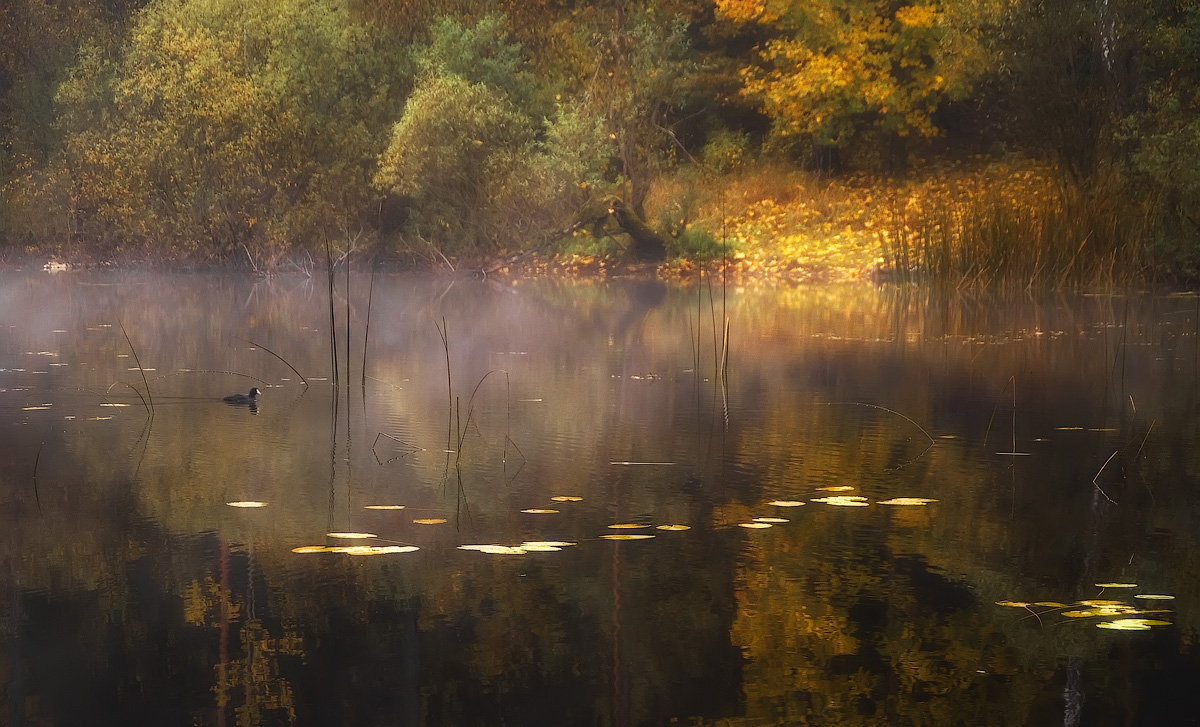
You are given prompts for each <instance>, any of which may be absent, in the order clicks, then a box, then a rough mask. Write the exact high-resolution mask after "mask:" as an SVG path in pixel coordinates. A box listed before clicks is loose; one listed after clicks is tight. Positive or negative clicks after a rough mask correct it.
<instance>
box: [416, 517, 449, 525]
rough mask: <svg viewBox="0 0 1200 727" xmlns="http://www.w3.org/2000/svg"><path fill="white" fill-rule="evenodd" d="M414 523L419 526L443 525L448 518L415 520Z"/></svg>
mask: <svg viewBox="0 0 1200 727" xmlns="http://www.w3.org/2000/svg"><path fill="white" fill-rule="evenodd" d="M413 522H414V523H416V524H417V525H441V524H442V523H444V522H446V518H444V517H423V518H417V519H416V520H413Z"/></svg>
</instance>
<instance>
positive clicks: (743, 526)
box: [738, 523, 773, 530]
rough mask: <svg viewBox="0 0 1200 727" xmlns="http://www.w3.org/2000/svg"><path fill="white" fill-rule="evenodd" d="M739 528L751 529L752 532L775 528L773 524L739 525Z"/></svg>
mask: <svg viewBox="0 0 1200 727" xmlns="http://www.w3.org/2000/svg"><path fill="white" fill-rule="evenodd" d="M738 527H739V528H750V529H752V530H762V529H764V528H769V527H773V526H772V525H771V523H738Z"/></svg>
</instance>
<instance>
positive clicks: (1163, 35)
mask: <svg viewBox="0 0 1200 727" xmlns="http://www.w3.org/2000/svg"><path fill="white" fill-rule="evenodd" d="M0 16H2V18H3V21H4V22H3V23H0V246H2V247H3V249H4V250H5V251H7V252H6V253H5V254H6V255H8V256H12V255H14V254H21V253H22V252H24V251H30V250H36V251H39V252H41V253H48V252H55V251H62V252H63V253H66V254H67V255H68V256H69V257H73V258H76V259H91V260H120V261H126V260H150V261H172V262H176V263H179V262H187V263H189V264H191V263H202V264H216V265H245V266H248V267H251V268H254V269H255V270H258V271H262V272H268V271H271V270H277V269H280V268H290V267H292V266H298V267H301V268H304V267H306V266H311V261H312V260H313V259H320V258H321V257H322V256H324V255H325V254H326V250H328V251H330V253H332V254H335V255H337V256H340V255H341V254H343V253H346V252H350V251H354V252H355V253H366V254H370V255H381V256H384V257H390V258H395V259H400V260H405V261H407V262H408V263H409V264H417V265H432V266H441V267H446V266H450V267H455V268H459V267H464V266H466V267H471V266H479V267H481V268H483V269H485V270H493V269H494V270H499V269H500V268H502V267H504V265H505V264H508V265H510V266H511V265H518V264H528V262H529V261H530V260H531V259H533V258H534V257H540V258H542V259H546V257H547V256H554V255H556V254H557V255H564V256H570V255H576V256H581V257H583V258H586V257H588V256H596V255H600V256H604V257H607V258H609V259H610V260H615V259H616V258H618V257H620V256H619V255H618V253H619V252H621V251H623V252H624V253H625V257H627V258H628V257H632V258H637V259H638V262H639V263H641V264H649V263H655V262H658V261H659V259H661V258H664V257H665V258H666V259H667V260H668V268H669V269H671V270H675V271H678V272H682V273H686V272H687V268H688V267H689V266H691V267H696V266H698V265H700V264H701V262H700V261H701V260H702V259H708V260H712V259H714V258H716V257H717V256H719V255H721V254H724V255H725V257H726V258H727V259H728V257H729V256H730V252H729V250H730V247H729V243H730V242H731V241H732V242H733V246H734V248H735V249H734V252H733V259H734V260H735V261H736V263H735V265H736V266H737V267H738V269H739V270H741V269H743V268H744V269H746V270H748V271H751V272H754V273H762V274H779V275H781V276H783V277H788V278H797V279H825V278H836V277H845V276H849V275H860V276H861V275H865V274H868V273H869V274H871V275H875V276H881V275H883V276H890V277H895V278H899V279H904V280H908V279H937V280H942V281H945V282H948V283H950V284H954V285H977V284H997V283H999V284H1005V285H1017V286H1024V285H1053V286H1062V285H1085V286H1095V285H1108V284H1114V283H1121V282H1132V281H1138V282H1141V281H1170V282H1176V283H1178V282H1191V281H1193V280H1195V279H1196V278H1197V273H1198V272H1200V224H1198V223H1197V220H1198V219H1200V213H1198V212H1197V205H1198V204H1200V181H1198V177H1197V174H1196V172H1195V170H1196V169H1200V163H1197V162H1200V159H1198V157H1197V151H1196V150H1197V149H1198V148H1200V143H1198V139H1200V124H1197V123H1196V118H1197V113H1196V112H1197V111H1198V110H1200V94H1198V93H1197V89H1198V88H1200V61H1198V60H1197V59H1198V58H1200V54H1198V53H1196V52H1195V51H1196V49H1197V48H1200V4H1198V3H1197V2H1196V1H1195V0H1161V1H1159V2H1151V3H1146V2H1142V1H1141V0H1136V1H1135V0H1112V1H1111V2H1106V3H1101V4H1096V3H1092V2H1087V1H1086V0H1053V1H1052V2H1045V1H1044V0H1036V1H1035V0H1016V1H1015V2H1010V3H976V2H967V1H965V0H920V1H913V2H881V1H880V0H820V1H819V2H807V1H806V2H798V1H797V0H768V1H767V2H747V1H746V0H637V1H636V2H625V1H622V2H613V3H595V4H584V5H580V4H575V3H562V2H558V1H557V0H538V1H536V2H529V3H520V4H514V3H508V2H498V1H493V0H443V1H442V2H413V1H412V0H387V1H385V2H378V3H365V2H361V1H360V0H280V1H278V2H276V1H272V2H264V1H263V0H239V1H238V2H231V0H149V1H148V2H147V1H145V0H103V1H102V0H82V1H81V2H79V3H72V4H69V5H67V6H64V5H61V4H56V3H52V2H49V1H48V0H14V2H11V3H8V4H6V5H5V6H4V8H3V9H0ZM947 160H961V161H959V162H957V163H950V162H948V161H947ZM892 180H897V181H892ZM1009 187H1013V189H1012V190H1011V191H1012V192H1013V193H1012V194H1010V193H1009ZM768 188H769V189H768ZM943 188H945V189H943ZM756 189H758V192H759V193H755V190H756ZM939 190H940V191H939ZM766 191H770V192H771V193H770V194H766V193H763V192H766ZM718 197H719V202H720V205H719V206H720V207H721V208H722V209H721V212H722V213H721V214H720V215H717V214H715V213H714V212H713V211H712V209H707V208H706V209H705V210H704V211H703V212H701V211H700V210H699V207H698V205H699V206H704V205H707V207H708V208H711V207H713V206H714V205H716V204H717V203H716V202H715V201H713V200H714V198H718ZM743 197H744V198H745V199H744V202H745V204H743V205H740V206H739V203H737V200H738V199H740V198H743ZM706 200H707V201H706ZM731 201H732V204H731ZM714 220H717V222H714ZM868 222H869V223H870V226H868V224H867V223H868ZM739 254H740V255H741V256H742V257H740V258H739V257H737V256H738V255H739ZM672 260H675V262H674V263H673V264H672V263H670V261H672ZM624 262H628V261H627V260H626V261H624ZM864 271H866V272H864Z"/></svg>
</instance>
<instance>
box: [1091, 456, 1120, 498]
mask: <svg viewBox="0 0 1200 727" xmlns="http://www.w3.org/2000/svg"><path fill="white" fill-rule="evenodd" d="M1120 451H1121V450H1119V449H1118V450H1116V451H1115V452H1113V453H1112V454H1110V455H1108V459H1106V460H1104V464H1102V465H1100V470H1099V471H1098V472H1096V476H1095V477H1093V478H1092V484H1093V485H1095V486H1096V489H1097V490H1099V491H1100V494H1101V495H1104V499H1105V500H1108V501H1109V502H1111V503H1112V504H1114V505H1116V504H1117V501H1116V500H1114V499H1112V498H1111V497H1109V496H1108V493H1107V492H1105V491H1104V488H1103V487H1101V486H1100V483H1099V482H1098V481H1097V480H1099V479H1100V474H1101V473H1103V472H1104V468H1105V467H1107V466H1108V463H1109V462H1112V461H1113V457H1116V456H1117V454H1118V453H1119V452H1120Z"/></svg>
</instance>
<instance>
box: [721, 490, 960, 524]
mask: <svg viewBox="0 0 1200 727" xmlns="http://www.w3.org/2000/svg"><path fill="white" fill-rule="evenodd" d="M853 489H854V487H852V486H851V485H830V486H828V487H818V488H817V490H818V491H820V492H849V491H851V490H853ZM810 502H820V503H822V504H825V505H833V506H835V507H868V506H869V505H870V504H871V502H870V501H869V500H868V499H867V498H865V497H863V496H861V495H825V496H823V497H814V498H812V499H811V500H810ZM931 502H937V500H934V499H931V498H928V497H893V498H891V499H890V500H879V501H878V502H877V503H876V504H878V505H898V506H917V507H920V506H924V505H928V504H929V503H931ZM767 504H768V505H770V506H772V507H801V506H802V505H806V504H808V503H806V502H804V501H803V500H772V501H770V502H768V503H767ZM786 522H789V520H788V519H787V518H782V517H756V518H754V519H753V520H751V521H750V522H746V523H738V527H741V528H749V529H755V530H760V529H763V528H769V527H771V526H772V525H778V524H780V523H786Z"/></svg>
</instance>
